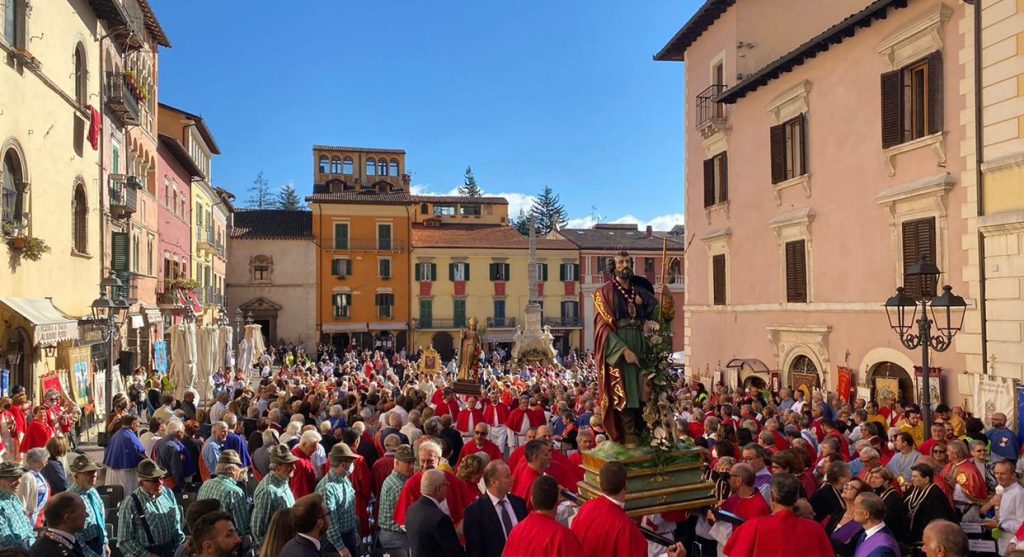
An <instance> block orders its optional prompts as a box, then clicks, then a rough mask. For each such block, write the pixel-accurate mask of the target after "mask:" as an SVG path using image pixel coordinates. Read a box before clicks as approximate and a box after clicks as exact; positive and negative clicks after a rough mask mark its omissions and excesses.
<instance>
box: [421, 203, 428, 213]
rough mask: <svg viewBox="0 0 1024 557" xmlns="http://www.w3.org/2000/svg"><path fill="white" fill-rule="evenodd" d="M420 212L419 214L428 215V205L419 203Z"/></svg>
mask: <svg viewBox="0 0 1024 557" xmlns="http://www.w3.org/2000/svg"><path fill="white" fill-rule="evenodd" d="M420 214H421V215H429V214H430V206H429V205H427V204H426V203H420Z"/></svg>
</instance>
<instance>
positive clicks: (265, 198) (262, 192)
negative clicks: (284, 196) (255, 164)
mask: <svg viewBox="0 0 1024 557" xmlns="http://www.w3.org/2000/svg"><path fill="white" fill-rule="evenodd" d="M252 183H253V186H252V187H251V188H249V200H248V201H247V202H246V205H248V206H249V208H250V209H275V208H276V206H277V202H276V201H275V200H274V194H273V193H271V192H270V181H269V180H267V179H266V178H264V177H263V171H262V170H260V172H259V174H257V175H256V179H255V180H253V181H252Z"/></svg>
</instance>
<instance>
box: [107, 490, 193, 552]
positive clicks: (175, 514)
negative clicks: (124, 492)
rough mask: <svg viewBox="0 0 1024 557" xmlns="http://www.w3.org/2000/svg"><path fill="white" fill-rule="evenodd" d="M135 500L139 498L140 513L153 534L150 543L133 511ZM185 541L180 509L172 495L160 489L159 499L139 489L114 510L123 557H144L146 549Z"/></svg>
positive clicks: (179, 543)
mask: <svg viewBox="0 0 1024 557" xmlns="http://www.w3.org/2000/svg"><path fill="white" fill-rule="evenodd" d="M134 497H138V500H139V503H140V504H141V505H142V512H143V514H145V516H146V522H147V523H149V530H150V532H152V533H153V540H152V543H150V539H149V536H147V535H146V529H145V528H143V527H142V520H141V517H139V514H138V511H136V510H135V502H134ZM184 541H185V534H183V533H182V531H181V507H179V506H178V501H177V500H176V499H175V498H174V492H172V491H171V490H170V489H167V488H163V489H162V490H161V491H160V495H158V496H156V497H152V496H151V495H150V494H148V493H146V492H145V490H143V489H142V488H141V487H139V488H136V489H135V491H133V492H131V494H129V495H128V497H125V499H124V501H121V506H120V507H119V508H118V509H117V548H118V549H120V550H121V553H122V554H123V555H124V556H125V557H147V556H148V555H149V550H147V549H146V548H147V547H153V546H157V545H165V544H173V545H175V546H179V545H181V544H182V543H184Z"/></svg>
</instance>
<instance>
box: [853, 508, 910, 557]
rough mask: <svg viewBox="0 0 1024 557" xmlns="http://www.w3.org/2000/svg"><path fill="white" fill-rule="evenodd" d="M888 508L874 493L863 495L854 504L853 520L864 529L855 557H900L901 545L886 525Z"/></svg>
mask: <svg viewBox="0 0 1024 557" xmlns="http://www.w3.org/2000/svg"><path fill="white" fill-rule="evenodd" d="M885 513H886V506H885V502H884V501H882V498H881V497H879V496H878V495H875V494H874V493H861V494H860V495H858V496H857V499H856V500H854V502H853V519H854V520H856V521H857V523H858V524H860V525H861V526H862V527H863V528H864V533H863V534H861V535H860V540H859V541H858V542H857V550H856V551H855V552H854V554H853V557H900V545H899V543H897V542H896V538H895V536H893V535H892V531H890V530H889V527H888V526H886V525H885Z"/></svg>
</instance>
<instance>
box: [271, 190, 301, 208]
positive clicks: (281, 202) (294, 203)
mask: <svg viewBox="0 0 1024 557" xmlns="http://www.w3.org/2000/svg"><path fill="white" fill-rule="evenodd" d="M277 208H278V209H284V210H286V211H299V210H302V199H300V198H299V194H298V193H296V192H295V187H294V186H292V185H291V184H285V185H283V186H281V191H279V192H278V193H277Z"/></svg>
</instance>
